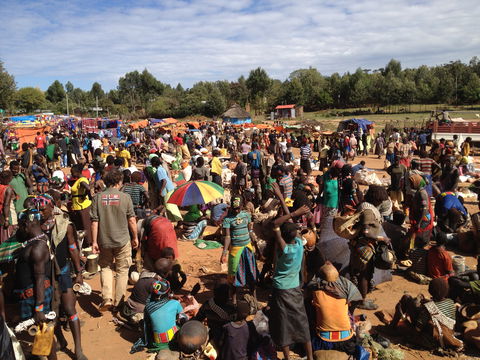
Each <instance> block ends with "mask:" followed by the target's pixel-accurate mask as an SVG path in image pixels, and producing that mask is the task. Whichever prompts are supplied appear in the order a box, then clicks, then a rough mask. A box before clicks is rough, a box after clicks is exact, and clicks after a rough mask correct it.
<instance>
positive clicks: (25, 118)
mask: <svg viewBox="0 0 480 360" xmlns="http://www.w3.org/2000/svg"><path fill="white" fill-rule="evenodd" d="M10 120H12V121H19V122H20V121H21V122H23V121H35V120H37V117H36V116H35V115H25V116H12V117H11V118H10Z"/></svg>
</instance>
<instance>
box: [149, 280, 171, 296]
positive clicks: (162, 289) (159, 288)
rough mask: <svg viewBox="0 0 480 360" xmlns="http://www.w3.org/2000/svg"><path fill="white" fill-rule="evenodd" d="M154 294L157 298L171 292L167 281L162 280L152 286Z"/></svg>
mask: <svg viewBox="0 0 480 360" xmlns="http://www.w3.org/2000/svg"><path fill="white" fill-rule="evenodd" d="M152 292H153V293H154V294H155V295H157V296H163V295H166V294H168V293H169V292H170V283H169V282H168V281H167V280H165V279H160V280H157V281H155V282H154V283H153V284H152Z"/></svg>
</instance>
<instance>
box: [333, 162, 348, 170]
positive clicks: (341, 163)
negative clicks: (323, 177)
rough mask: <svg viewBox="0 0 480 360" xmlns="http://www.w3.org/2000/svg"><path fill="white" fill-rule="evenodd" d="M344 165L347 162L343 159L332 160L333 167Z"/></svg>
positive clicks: (338, 167)
mask: <svg viewBox="0 0 480 360" xmlns="http://www.w3.org/2000/svg"><path fill="white" fill-rule="evenodd" d="M343 165H345V163H344V162H343V161H342V160H334V161H333V162H332V168H337V169H341V168H342V167H343Z"/></svg>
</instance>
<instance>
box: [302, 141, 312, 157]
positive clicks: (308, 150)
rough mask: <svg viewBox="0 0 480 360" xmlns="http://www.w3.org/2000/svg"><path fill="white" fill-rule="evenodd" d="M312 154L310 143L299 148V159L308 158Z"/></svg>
mask: <svg viewBox="0 0 480 360" xmlns="http://www.w3.org/2000/svg"><path fill="white" fill-rule="evenodd" d="M310 156H312V148H311V147H310V145H308V144H307V145H304V146H302V147H301V148H300V159H302V160H308V159H310Z"/></svg>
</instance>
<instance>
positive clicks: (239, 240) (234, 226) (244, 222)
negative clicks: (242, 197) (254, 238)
mask: <svg viewBox="0 0 480 360" xmlns="http://www.w3.org/2000/svg"><path fill="white" fill-rule="evenodd" d="M251 222H252V217H251V216H250V214H249V213H248V212H246V211H240V212H239V213H238V214H237V215H235V216H227V217H226V218H225V219H223V228H224V229H230V237H231V239H232V246H246V245H248V244H249V243H250V234H249V230H248V224H250V223H251Z"/></svg>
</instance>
